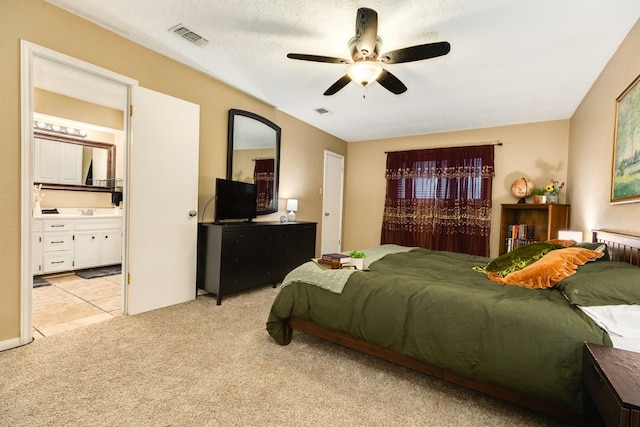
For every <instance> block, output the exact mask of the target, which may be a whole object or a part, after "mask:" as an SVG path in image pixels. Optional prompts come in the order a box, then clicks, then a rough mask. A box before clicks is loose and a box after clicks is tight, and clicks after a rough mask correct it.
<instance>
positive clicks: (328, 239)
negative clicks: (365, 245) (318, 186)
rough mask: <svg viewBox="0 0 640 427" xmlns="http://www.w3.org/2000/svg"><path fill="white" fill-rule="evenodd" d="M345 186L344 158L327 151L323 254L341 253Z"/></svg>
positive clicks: (321, 245) (323, 202)
mask: <svg viewBox="0 0 640 427" xmlns="http://www.w3.org/2000/svg"><path fill="white" fill-rule="evenodd" d="M343 186H344V157H343V156H341V155H340V154H336V153H332V152H331V151H327V150H325V152H324V184H323V192H322V195H323V196H322V212H323V216H322V241H321V244H320V247H321V253H323V254H328V253H334V252H340V251H341V247H342V241H341V240H342V237H341V236H342V203H343Z"/></svg>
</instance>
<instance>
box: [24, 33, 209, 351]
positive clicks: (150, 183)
mask: <svg viewBox="0 0 640 427" xmlns="http://www.w3.org/2000/svg"><path fill="white" fill-rule="evenodd" d="M38 60H41V61H47V64H53V65H54V67H53V68H56V66H61V67H62V69H63V70H64V71H65V72H68V71H72V72H75V75H74V79H73V85H74V86H75V87H77V86H80V85H81V84H82V83H85V82H88V83H89V84H91V83H93V84H96V82H98V88H96V89H95V90H96V91H97V92H98V93H101V92H99V89H100V86H101V87H102V89H103V90H104V87H105V86H106V87H109V88H112V89H113V88H115V89H116V92H119V93H120V96H118V97H117V100H118V102H119V103H121V104H120V105H122V104H124V105H125V107H124V108H122V111H124V129H125V133H124V134H125V136H124V149H123V151H124V159H125V161H124V164H125V165H124V171H123V179H124V185H123V203H124V209H123V213H122V217H123V221H122V222H123V224H122V236H123V238H122V246H121V248H122V277H123V279H122V286H121V289H122V297H123V298H122V312H123V313H124V314H137V313H141V312H144V311H150V310H155V309H158V308H162V307H166V306H169V305H174V304H179V303H182V302H186V301H190V300H193V299H195V296H196V292H195V290H196V248H197V207H198V150H199V129H200V122H199V120H200V106H199V105H197V104H193V103H191V102H188V101H184V100H182V99H179V98H174V97H171V96H168V95H165V94H162V93H159V92H154V91H152V90H149V89H145V88H142V87H139V86H138V84H137V82H136V81H135V80H133V79H130V78H128V77H125V76H122V75H120V74H117V73H113V72H111V71H109V70H105V69H103V68H100V67H97V66H95V65H92V64H89V63H86V62H84V61H81V60H78V59H76V58H72V57H69V56H67V55H63V54H61V53H58V52H55V51H53V50H50V49H47V48H44V47H41V46H38V45H35V44H32V43H29V42H26V41H22V43H21V61H22V63H21V66H22V67H21V68H22V77H21V95H22V96H21V98H22V145H21V147H22V159H21V160H22V161H21V167H22V175H21V187H22V192H21V194H22V198H21V210H22V220H21V260H22V262H21V285H22V286H21V301H20V305H21V313H22V314H21V324H20V340H19V344H18V345H21V344H27V343H28V342H30V341H31V328H32V320H33V319H32V303H33V301H32V289H33V268H32V267H33V266H32V255H33V252H34V248H33V243H32V235H33V227H32V210H33V208H34V197H33V191H32V190H33V182H34V181H33V176H34V175H33V164H32V159H33V153H32V152H33V151H34V149H33V139H34V138H33V134H34V132H33V112H34V105H33V90H34V89H33V88H34V78H33V71H34V70H33V63H34V61H38ZM62 74H65V73H62ZM76 79H77V80H76ZM122 94H124V96H122ZM133 100H135V101H136V112H135V114H134V113H133V106H132V101H133ZM132 141H135V143H133V142H132ZM176 147H179V149H176ZM133 158H135V159H136V162H135V163H136V167H135V168H133V167H132V159H133ZM167 171H171V172H172V173H167ZM167 201H171V202H170V203H169V204H167Z"/></svg>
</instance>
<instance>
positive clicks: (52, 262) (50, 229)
mask: <svg viewBox="0 0 640 427" xmlns="http://www.w3.org/2000/svg"><path fill="white" fill-rule="evenodd" d="M42 225H43V227H42V258H43V259H42V264H43V267H42V272H43V273H54V272H57V271H65V270H71V269H72V268H73V257H72V255H73V254H72V246H73V245H72V241H73V235H72V233H71V230H72V227H73V223H72V221H71V220H68V219H67V220H48V219H45V220H43V221H42Z"/></svg>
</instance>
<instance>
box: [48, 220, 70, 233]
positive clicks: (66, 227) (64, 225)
mask: <svg viewBox="0 0 640 427" xmlns="http://www.w3.org/2000/svg"><path fill="white" fill-rule="evenodd" d="M71 227H72V222H71V221H45V222H44V227H43V229H44V232H45V233H48V232H50V231H71Z"/></svg>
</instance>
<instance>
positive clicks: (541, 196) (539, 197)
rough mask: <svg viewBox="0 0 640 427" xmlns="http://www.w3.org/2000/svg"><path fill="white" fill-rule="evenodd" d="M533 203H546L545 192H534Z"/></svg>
mask: <svg viewBox="0 0 640 427" xmlns="http://www.w3.org/2000/svg"><path fill="white" fill-rule="evenodd" d="M533 203H535V204H536V205H544V204H545V203H547V196H545V195H544V194H534V196H533Z"/></svg>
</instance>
